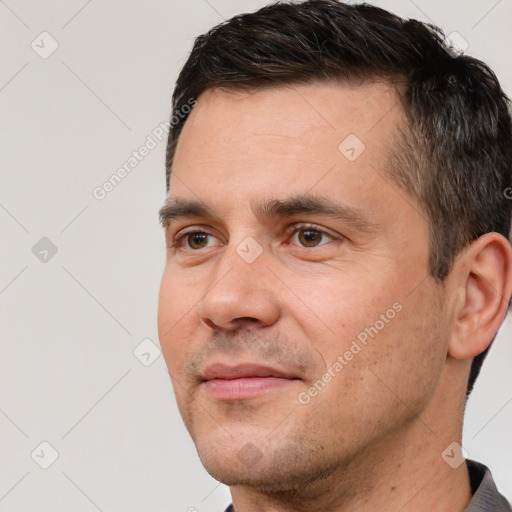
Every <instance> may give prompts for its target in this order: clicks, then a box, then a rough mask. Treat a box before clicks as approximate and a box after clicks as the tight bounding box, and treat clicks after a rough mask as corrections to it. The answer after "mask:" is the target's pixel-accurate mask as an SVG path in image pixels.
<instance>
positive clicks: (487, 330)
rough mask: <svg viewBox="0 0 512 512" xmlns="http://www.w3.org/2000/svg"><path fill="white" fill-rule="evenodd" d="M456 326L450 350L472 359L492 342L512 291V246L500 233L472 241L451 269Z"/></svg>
mask: <svg viewBox="0 0 512 512" xmlns="http://www.w3.org/2000/svg"><path fill="white" fill-rule="evenodd" d="M451 274H452V277H453V280H451V281H452V282H451V284H452V285H453V288H452V289H453V294H454V295H455V296H456V297H455V300H454V301H453V304H454V309H453V315H452V318H453V329H452V336H451V339H450V344H449V347H448V353H449V354H450V355H451V356H453V357H455V358H457V359H469V358H472V357H474V356H476V355H478V354H480V353H482V352H483V351H484V350H485V349H486V348H487V347H488V346H489V344H490V343H491V341H492V339H493V337H494V335H495V334H496V332H497V330H498V329H499V327H500V325H501V323H502V322H503V319H504V318H505V315H506V313H507V307H508V302H509V299H510V295H511V293H512V248H511V246H510V243H509V241H508V240H507V239H506V238H505V237H504V236H502V235H500V234H499V233H486V234H484V235H482V236H481V237H479V238H477V239H476V240H475V241H473V242H472V243H471V244H470V245H469V246H468V248H467V249H465V250H464V251H463V252H462V253H461V254H460V255H459V257H458V258H457V260H456V262H455V264H454V267H453V269H452V272H451Z"/></svg>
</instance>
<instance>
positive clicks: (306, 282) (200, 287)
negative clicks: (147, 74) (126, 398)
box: [158, 0, 512, 512]
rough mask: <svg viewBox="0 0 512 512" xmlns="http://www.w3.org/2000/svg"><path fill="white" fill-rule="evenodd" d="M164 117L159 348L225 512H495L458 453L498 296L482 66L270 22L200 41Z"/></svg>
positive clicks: (410, 32) (503, 135)
mask: <svg viewBox="0 0 512 512" xmlns="http://www.w3.org/2000/svg"><path fill="white" fill-rule="evenodd" d="M191 102H192V103H191ZM191 104H192V105H193V107H192V108H191V106H190V105H191ZM173 107H174V112H173V116H175V119H177V121H175V119H174V117H173V121H175V122H172V123H171V130H170V133H169V141H168V150H167V186H168V192H169V197H168V199H167V201H166V204H165V205H164V206H163V208H162V209H161V211H160V217H161V221H162V223H163V225H164V226H165V231H166V240H167V262H166V267H165V271H164V275H163V278H162V283H161V290H160V302H159V319H158V321H159V336H160V341H161V345H162V349H163V353H164V356H165V359H166V363H167V367H168V369H169V373H170V376H171V379H172V382H173V386H174V390H175V394H176V399H177V403H178V406H179V409H180V412H181V415H182V417H183V420H184V422H185V425H186V427H187V429H188V431H189V433H190V435H191V437H192V439H193V441H194V443H195V445H196V447H197V450H198V453H199V456H200V458H201V461H202V462H203V464H204V466H205V467H206V469H207V471H208V472H209V473H210V474H211V475H212V476H213V477H214V478H216V479H218V480H219V481H221V482H224V483H225V484H227V485H228V486H230V490H231V494H232V498H233V505H232V506H230V508H229V510H236V512H249V511H255V510H258V511H285V510H286V511H288V510H301V511H302V510H304V511H306V510H307V511H313V510H315V511H316V510H318V511H320V510H321V511H355V510H357V511H375V510H379V511H397V510H402V511H420V512H421V511H432V510H436V511H463V510H464V511H466V512H474V511H481V510H489V511H490V510H492V511H497V510H499V511H505V510H511V509H510V506H509V504H508V503H507V501H506V499H505V498H504V497H503V496H501V495H500V494H499V492H498V491H497V489H496V487H495V484H494V482H493V480H492V476H491V474H490V472H489V470H488V469H487V468H486V467H485V466H483V465H481V464H478V463H477V462H473V461H470V460H467V461H466V460H465V459H464V456H463V451H462V447H461V436H462V422H463V413H464V406H465V402H466V399H467V396H468V395H469V393H470V392H471V389H472V386H473V384H474V381H475V379H476V377H477V375H478V373H479V370H480V366H481V364H482V361H483V359H484V357H485V355H486V354H487V351H488V349H489V346H490V344H491V342H492V340H493V339H494V336H495V334H496V331H497V330H498V328H499V326H500V325H501V323H502V321H503V319H504V317H505V314H506V312H507V307H508V305H509V301H510V296H511V293H512V249H511V246H510V242H509V234H510V225H511V216H512V201H510V200H509V199H508V197H509V192H510V191H512V188H511V187H512V172H511V169H512V150H511V144H510V140H511V135H512V129H511V119H510V115H509V113H508V110H507V108H508V99H507V97H506V96H505V94H504V93H503V91H502V90H501V88H500V85H499V83H498V81H497V79H496V77H495V76H494V74H493V73H492V71H491V70H490V69H489V68H488V67H487V66H486V65H484V64H483V63H481V62H479V61H477V60H476V59H474V58H471V57H468V56H464V55H459V54H458V53H456V52H455V51H454V50H453V49H450V48H448V47H447V46H446V45H444V43H443V38H442V33H441V32H440V31H439V30H438V29H435V28H434V27H430V26H426V25H424V24H422V23H420V22H418V21H415V20H409V21H405V20H402V19H400V18H398V17H396V16H394V15H392V14H390V13H388V12H386V11H384V10H381V9H379V8H376V7H371V6H367V5H344V4H341V3H337V2H335V1H334V0H311V1H308V2H303V3H296V4H285V3H279V4H275V5H270V6H268V7H265V8H263V9H261V10H260V11H258V12H256V13H253V14H247V15H242V16H236V17H235V18H233V19H231V20H229V21H228V22H226V23H224V24H222V25H220V26H218V27H215V28H214V29H212V30H211V31H210V32H208V33H207V34H205V35H202V36H200V37H199V38H198V39H197V40H196V42H195V45H194V48H193V51H192V54H191V55H190V57H189V59H188V61H187V62H186V64H185V66H184V68H183V70H182V71H181V74H180V77H179V79H178V81H177V84H176V89H175V91H174V96H173ZM507 191H508V192H507Z"/></svg>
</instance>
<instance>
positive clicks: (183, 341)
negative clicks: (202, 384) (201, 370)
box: [158, 268, 197, 376]
mask: <svg viewBox="0 0 512 512" xmlns="http://www.w3.org/2000/svg"><path fill="white" fill-rule="evenodd" d="M196 302H197V299H196V298H195V296H192V293H191V290H190V287H187V286H185V285H184V284H183V283H182V282H181V281H180V280H179V279H177V278H176V277H175V274H174V273H173V272H172V271H171V269H168V268H166V269H165V271H164V275H163V276H162V282H161V284H160V293H159V298H158V336H159V339H160V345H161V347H162V352H163V355H164V358H165V361H166V363H167V367H168V369H169V371H172V372H173V376H174V374H175V371H176V370H178V369H179V368H181V367H182V366H183V362H184V361H185V360H186V358H187V352H188V347H189V346H190V345H191V342H192V340H193V330H192V326H193V322H191V316H192V315H197V309H196V307H195V305H196Z"/></svg>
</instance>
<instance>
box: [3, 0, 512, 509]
mask: <svg viewBox="0 0 512 512" xmlns="http://www.w3.org/2000/svg"><path fill="white" fill-rule="evenodd" d="M374 3H376V4H377V5H380V6H383V7H386V8H389V9H390V10H392V11H394V12H396V13H398V14H400V15H403V16H406V17H414V18H417V19H421V20H423V21H431V22H434V23H436V24H438V25H439V26H441V27H442V28H443V29H444V30H445V32H446V33H447V34H449V33H452V32H457V33H458V34H460V36H461V37H462V38H463V40H465V41H467V43H468V45H469V46H468V49H467V53H470V54H472V55H475V56H477V57H479V58H481V59H483V60H485V61H486V62H488V63H489V64H490V65H491V67H492V68H493V69H494V70H495V72H496V73H497V75H498V77H499V78H500V81H501V83H502V85H503V87H504V88H505V90H506V91H507V93H508V94H509V95H510V94H511V93H512V68H511V67H510V60H509V57H510V50H511V48H512V44H511V43H512V33H511V24H510V20H512V1H511V0H499V1H496V0H478V1H456V2H451V3H449V2H446V1H444V0H443V1H440V0H437V1H432V0H414V1H412V0H403V1H382V2H374ZM265 4H266V2H265V1H257V0H251V1H244V2H241V1H239V2H236V1H234V0H208V1H206V0H188V1H184V0H181V1H155V0H153V1H144V2H143V1H133V0H131V1H124V2H120V1H114V0H108V1H107V0H103V1H100V0H89V1H86V0H72V1H70V0H67V1H63V0H61V1H41V0H37V1H27V0H25V1H22V0H0V24H1V43H0V58H1V62H2V67H1V70H0V109H1V113H0V116H1V117H0V119H1V122H2V125H1V127H2V128H1V138H0V154H1V162H2V185H1V188H0V222H1V234H0V236H1V240H2V245H1V248H2V249H1V250H2V254H1V256H2V258H1V261H2V265H1V271H0V272H1V273H0V315H1V347H2V352H1V354H2V356H1V358H0V429H1V430H0V431H1V437H0V450H1V452H0V510H1V511H10V512H15V511H27V510H31V511H52V512H57V511H64V510H74V511H95V510H100V511H104V512H107V511H123V512H130V511H141V510H147V511H161V510H168V511H169V510H172V511H187V510H193V509H195V510H198V511H200V512H209V511H211V512H214V511H221V510H223V509H224V507H225V506H226V505H227V503H229V501H230V500H229V492H228V490H227V489H226V488H225V487H224V486H223V485H220V484H218V483H217V482H216V481H215V480H213V479H212V478H211V477H210V476H209V475H208V474H207V473H206V471H205V470H204V469H203V467H202V466H201V464H200V462H199V459H198V457H197V455H196V452H195V448H194V445H193V444H192V442H191V440H190V439H189V436H188V434H187V432H186V431H185V429H184V427H183V425H182V422H181V418H180V417H179V414H178V412H177V408H176V405H175V401H174V396H173V392H172V388H171V385H170V379H169V376H168V374H167V372H166V369H165V364H164V361H163V358H162V357H161V356H159V352H158V339H157V328H156V310H157V296H158V287H159V280H160V276H161V273H162V270H163V265H164V257H165V244H164V237H163V231H162V230H161V228H160V227H159V225H158V219H157V211H158V209H159V207H160V206H161V204H162V202H163V200H164V198H165V179H164V151H165V139H163V140H162V141H159V140H158V137H157V136H156V135H155V134H160V136H161V130H159V125H160V124H161V123H164V122H165V121H166V120H167V119H168V116H169V113H170V105H171V103H170V97H171V92H172V88H173V84H174V81H175V80H176V77H177V74H178V72H179V69H180V67H181V65H182V64H183V63H184V61H185V59H186V57H187V55H188V52H189V51H190V49H191V46H192V42H193V39H194V37H195V36H197V35H199V34H201V33H203V32H205V31H206V30H208V29H209V28H211V27H212V26H213V25H215V24H217V23H218V22H221V21H222V20H223V18H229V17H231V16H232V15H234V14H237V13H239V12H244V11H250V10H254V9H256V8H258V7H260V6H263V5H265ZM43 32H46V34H42V33H43ZM41 34H42V35H41ZM459 40H460V39H459ZM56 45H58V47H56ZM54 47H56V49H54ZM52 50H54V51H53V53H51V51H52ZM50 53H51V55H50ZM148 136H150V138H151V139H152V140H153V141H154V142H155V144H152V143H151V142H149V143H148ZM145 143H148V146H153V145H154V146H155V147H151V149H150V151H148V154H147V156H145V157H144V158H143V159H142V160H141V161H140V162H137V165H136V166H133V168H132V169H131V172H130V173H129V174H127V175H126V176H125V177H124V179H123V180H122V181H121V182H120V183H119V184H118V185H117V186H116V187H115V188H113V189H112V190H111V191H109V192H108V193H107V194H106V195H105V197H104V198H103V199H101V200H100V199H97V198H96V197H95V196H94V194H93V191H94V190H95V188H97V187H101V186H102V184H103V183H104V182H105V181H106V180H108V179H109V177H110V176H111V175H112V174H113V173H115V172H116V170H117V169H118V168H120V167H121V166H122V165H123V164H125V163H126V162H128V159H129V158H130V157H131V156H132V152H133V151H136V150H138V148H140V147H141V146H142V145H144V144H145ZM132 163H133V162H132ZM41 239H42V240H41ZM55 251H57V252H55ZM54 253H55V254H54ZM177 293H179V290H177ZM511 339H512V329H511V322H510V320H507V321H506V323H505V324H504V326H503V327H502V329H501V330H500V334H499V337H498V338H497V340H496V342H495V346H494V347H493V349H492V351H491V353H490V355H489V357H488V360H487V361H486V363H485V365H484V367H483V371H482V375H481V377H480V379H479V381H478V382H477V386H476V389H475V391H474V393H473V395H472V397H471V399H470V402H469V408H468V410H467V415H466V422H465V428H464V439H463V445H464V447H465V449H466V450H467V451H468V452H469V456H470V458H473V459H476V460H479V461H481V462H483V463H485V464H487V465H488V466H489V467H490V468H491V469H492V472H493V475H494V477H495V479H496V481H497V483H498V487H499V488H500V489H501V491H502V493H504V494H505V495H506V496H507V497H508V498H509V499H510V498H511V497H512V470H511V469H510V462H509V460H510V457H511V455H512V438H511V436H510V432H512V428H511V427H512V403H511V402H512V372H511V371H510V362H511V360H512V344H511V343H510V341H511ZM143 340H146V341H143ZM141 343H143V344H142V345H140V344H141ZM137 347H138V348H137ZM134 351H135V353H134ZM137 355H138V357H137ZM42 442H45V443H49V445H51V446H49V445H48V444H41V443H42ZM54 450H55V451H54ZM57 455H58V457H57V458H56V460H55V461H53V459H54V458H55V457H56V456H57ZM52 462H53V463H52ZM48 464H51V465H49V467H48V468H47V469H43V467H41V466H45V465H48ZM192 507H193V508H192Z"/></svg>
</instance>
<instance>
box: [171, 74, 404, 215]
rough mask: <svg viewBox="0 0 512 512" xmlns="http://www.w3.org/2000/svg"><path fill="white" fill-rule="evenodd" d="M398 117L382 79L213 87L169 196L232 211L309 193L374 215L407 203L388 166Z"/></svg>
mask: <svg viewBox="0 0 512 512" xmlns="http://www.w3.org/2000/svg"><path fill="white" fill-rule="evenodd" d="M402 121H403V111H402V108H401V105H400V100H399V96H398V93H397V92H396V90H395V89H394V88H393V87H392V86H390V85H389V84H385V83H366V84H362V85H359V86H355V85H347V84H337V83H336V84H335V83H314V84H307V85H295V86H287V87H276V88H268V89H264V90H259V91H251V92H247V91H243V92H241V91H222V90H219V89H214V90H209V91H206V92H205V93H204V94H202V95H201V96H200V98H199V99H198V102H197V105H196V106H195V107H194V109H193V111H192V112H191V115H190V116H189V118H188V120H187V122H186V123H185V126H184V128H183V130H182V133H181V136H180V139H179V141H178V144H177V148H176V154H175V158H174V165H173V170H172V173H171V180H170V196H171V197H179V198H186V199H195V200H200V201H203V202H206V203H209V204H210V203H211V202H212V201H217V203H219V202H222V206H223V207H225V208H228V207H234V206H235V205H238V206H241V205H243V204H245V203H247V205H249V203H250V201H249V200H250V199H251V198H256V199H259V200H264V199H266V198H269V197H272V198H276V197H279V196H283V197H284V196H286V197H289V196H290V195H294V194H304V193H307V192H311V191H313V192H314V193H317V194H320V195H322V196H330V197H334V198H336V199H341V200H342V201H343V202H344V203H346V204H348V205H351V206H354V207H357V208H363V209H366V210H367V211H368V213H369V214H370V217H371V216H372V215H373V216H380V215H382V214H383V208H386V209H387V211H388V213H389V212H392V211H393V210H397V208H398V207H399V206H401V207H410V204H409V206H407V204H402V203H403V196H404V195H405V192H404V193H403V194H401V195H402V199H400V194H397V191H396V189H397V187H396V186H394V187H393V186H391V185H390V179H389V178H387V176H386V174H387V173H386V171H385V161H386V158H387V153H388V152H389V151H390V149H391V148H392V145H393V140H394V139H393V137H394V134H395V133H396V129H397V126H398V124H399V123H401V122H402ZM410 201H412V199H410V200H408V201H405V203H407V202H409V203H410ZM216 206H218V205H216ZM398 209H399V208H398ZM402 213H403V212H402Z"/></svg>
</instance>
